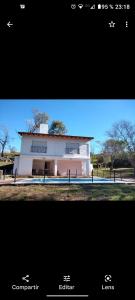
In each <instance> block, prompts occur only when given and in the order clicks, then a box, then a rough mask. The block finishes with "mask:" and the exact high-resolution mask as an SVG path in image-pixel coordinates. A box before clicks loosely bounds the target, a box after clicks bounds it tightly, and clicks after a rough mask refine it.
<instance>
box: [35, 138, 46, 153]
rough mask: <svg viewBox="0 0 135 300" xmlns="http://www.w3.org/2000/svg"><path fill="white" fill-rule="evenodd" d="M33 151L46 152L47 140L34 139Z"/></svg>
mask: <svg viewBox="0 0 135 300" xmlns="http://www.w3.org/2000/svg"><path fill="white" fill-rule="evenodd" d="M31 152H37V153H46V152H47V142H46V141H44V142H42V141H32V146H31Z"/></svg>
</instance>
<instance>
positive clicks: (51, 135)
mask: <svg viewBox="0 0 135 300" xmlns="http://www.w3.org/2000/svg"><path fill="white" fill-rule="evenodd" d="M18 134H20V135H22V136H24V135H25V136H40V137H47V138H54V137H55V138H62V139H80V140H87V141H90V140H93V139H94V137H88V136H77V135H62V134H47V133H46V134H45V133H35V132H23V131H19V132H18Z"/></svg>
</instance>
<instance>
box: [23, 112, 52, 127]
mask: <svg viewBox="0 0 135 300" xmlns="http://www.w3.org/2000/svg"><path fill="white" fill-rule="evenodd" d="M32 113H33V118H32V119H29V120H26V124H27V128H28V132H34V131H35V130H36V129H37V128H38V127H39V125H40V124H42V123H43V124H47V123H48V120H49V119H50V117H49V115H48V114H47V113H46V112H43V113H41V112H39V110H38V109H35V108H34V109H32Z"/></svg>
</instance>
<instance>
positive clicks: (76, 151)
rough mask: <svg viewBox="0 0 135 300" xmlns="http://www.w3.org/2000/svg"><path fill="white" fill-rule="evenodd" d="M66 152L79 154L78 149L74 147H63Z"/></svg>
mask: <svg viewBox="0 0 135 300" xmlns="http://www.w3.org/2000/svg"><path fill="white" fill-rule="evenodd" d="M65 153H66V154H80V150H79V149H76V148H65Z"/></svg>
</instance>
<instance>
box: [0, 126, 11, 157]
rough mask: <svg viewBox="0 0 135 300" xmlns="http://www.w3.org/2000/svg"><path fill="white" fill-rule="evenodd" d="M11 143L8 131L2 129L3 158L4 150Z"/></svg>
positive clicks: (0, 140) (0, 133) (0, 129)
mask: <svg viewBox="0 0 135 300" xmlns="http://www.w3.org/2000/svg"><path fill="white" fill-rule="evenodd" d="M8 141H9V134H8V130H7V128H5V127H1V128H0V145H1V157H3V156H4V150H5V147H6V145H7V143H8Z"/></svg>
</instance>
